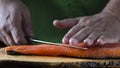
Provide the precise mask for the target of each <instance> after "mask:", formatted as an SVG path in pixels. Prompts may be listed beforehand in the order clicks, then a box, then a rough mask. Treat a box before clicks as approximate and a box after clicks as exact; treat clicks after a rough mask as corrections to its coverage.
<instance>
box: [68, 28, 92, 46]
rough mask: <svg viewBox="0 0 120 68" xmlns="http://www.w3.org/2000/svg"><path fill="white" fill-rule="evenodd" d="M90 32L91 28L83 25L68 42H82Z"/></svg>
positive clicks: (72, 43)
mask: <svg viewBox="0 0 120 68" xmlns="http://www.w3.org/2000/svg"><path fill="white" fill-rule="evenodd" d="M91 32H92V29H91V28H90V27H85V28H83V29H81V30H80V31H79V32H78V33H76V34H75V35H74V36H73V37H72V38H70V40H69V43H70V44H71V45H77V44H78V43H79V42H82V41H83V40H84V39H85V38H86V37H88V35H89V34H90V33H91Z"/></svg>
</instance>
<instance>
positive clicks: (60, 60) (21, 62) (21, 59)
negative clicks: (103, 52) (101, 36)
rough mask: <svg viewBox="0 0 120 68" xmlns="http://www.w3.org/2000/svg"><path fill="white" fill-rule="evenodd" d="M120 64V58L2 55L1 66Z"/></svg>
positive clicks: (56, 67)
mask: <svg viewBox="0 0 120 68" xmlns="http://www.w3.org/2000/svg"><path fill="white" fill-rule="evenodd" d="M118 66H120V59H81V58H68V57H50V56H18V55H16V56H11V55H0V68H88V67H118Z"/></svg>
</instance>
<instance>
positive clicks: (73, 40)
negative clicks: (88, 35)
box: [69, 39, 79, 45]
mask: <svg viewBox="0 0 120 68" xmlns="http://www.w3.org/2000/svg"><path fill="white" fill-rule="evenodd" d="M69 42H70V44H71V45H77V44H79V41H78V40H76V39H70V41H69Z"/></svg>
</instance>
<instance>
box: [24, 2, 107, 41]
mask: <svg viewBox="0 0 120 68" xmlns="http://www.w3.org/2000/svg"><path fill="white" fill-rule="evenodd" d="M108 1H109V0H23V2H24V3H25V4H26V5H27V6H28V8H29V9H30V12H31V15H32V25H33V31H34V34H35V37H36V38H38V39H41V40H47V41H52V42H61V39H62V37H63V36H64V34H65V33H66V32H67V31H68V30H60V29H57V28H55V27H54V26H53V24H52V22H53V20H55V19H65V18H71V17H79V16H84V15H92V14H95V13H99V12H100V11H101V10H102V9H103V8H104V6H105V5H106V3H107V2H108Z"/></svg>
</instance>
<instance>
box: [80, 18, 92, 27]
mask: <svg viewBox="0 0 120 68" xmlns="http://www.w3.org/2000/svg"><path fill="white" fill-rule="evenodd" d="M92 22H93V21H92V20H91V19H89V18H82V19H81V20H80V21H79V24H80V25H81V26H88V25H89V24H90V23H92Z"/></svg>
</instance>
